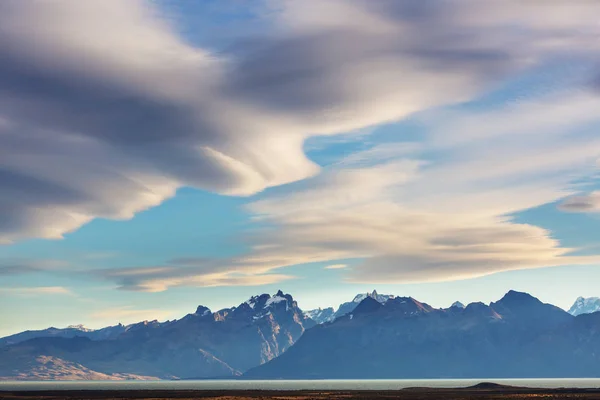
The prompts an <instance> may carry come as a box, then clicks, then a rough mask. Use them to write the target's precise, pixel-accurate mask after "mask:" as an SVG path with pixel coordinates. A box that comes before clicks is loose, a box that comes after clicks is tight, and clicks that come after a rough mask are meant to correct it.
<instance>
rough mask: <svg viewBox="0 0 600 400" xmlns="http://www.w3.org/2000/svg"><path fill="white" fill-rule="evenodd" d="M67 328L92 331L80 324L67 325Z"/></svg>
mask: <svg viewBox="0 0 600 400" xmlns="http://www.w3.org/2000/svg"><path fill="white" fill-rule="evenodd" d="M67 329H77V330H78V331H82V332H91V331H93V329H89V328H86V327H85V326H83V325H82V324H78V325H69V326H67Z"/></svg>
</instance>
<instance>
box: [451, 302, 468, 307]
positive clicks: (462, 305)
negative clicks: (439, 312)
mask: <svg viewBox="0 0 600 400" xmlns="http://www.w3.org/2000/svg"><path fill="white" fill-rule="evenodd" d="M450 307H457V308H465V305H464V304H463V303H461V302H460V301H455V302H454V303H452V305H451V306H450Z"/></svg>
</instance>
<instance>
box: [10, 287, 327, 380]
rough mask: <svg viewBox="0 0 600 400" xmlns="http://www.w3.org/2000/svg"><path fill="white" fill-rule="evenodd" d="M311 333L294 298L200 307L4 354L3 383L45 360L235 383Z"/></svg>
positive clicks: (22, 345)
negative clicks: (107, 333) (105, 334)
mask: <svg viewBox="0 0 600 400" xmlns="http://www.w3.org/2000/svg"><path fill="white" fill-rule="evenodd" d="M313 325H315V323H314V322H313V321H312V320H310V319H306V318H305V317H304V316H303V313H302V311H301V310H300V309H299V308H298V305H297V303H296V301H294V299H293V298H292V296H290V295H288V294H283V293H282V292H281V291H279V292H278V293H277V294H276V295H275V296H270V295H268V294H263V295H260V296H255V297H252V298H251V299H249V300H248V301H246V302H244V303H242V304H240V305H239V306H237V307H232V308H228V309H223V310H220V311H217V312H215V313H213V312H211V311H210V310H209V309H208V308H206V307H203V306H199V307H198V308H197V310H196V312H194V313H193V314H188V315H186V316H185V317H184V318H182V319H180V320H176V321H169V322H166V323H158V322H157V321H152V322H144V323H139V324H134V325H131V326H129V327H128V329H126V330H124V331H123V332H122V333H121V334H119V335H118V336H117V337H115V338H112V339H109V340H106V339H103V340H92V339H91V338H89V337H85V336H83V335H78V336H76V337H72V338H67V337H37V338H34V339H30V340H26V341H22V342H19V343H16V344H13V345H8V346H4V347H2V348H0V359H2V360H3V361H4V362H3V363H2V365H4V368H1V367H2V365H0V376H19V374H21V375H22V374H25V375H27V373H26V371H25V370H24V371H19V370H16V371H15V368H12V369H11V365H24V366H28V365H34V364H35V363H36V361H35V360H37V359H38V358H39V357H41V356H44V357H52V358H55V359H60V360H61V362H63V363H69V367H70V368H71V369H72V368H75V366H76V365H79V366H82V367H83V368H86V369H89V370H91V371H94V372H97V373H100V374H106V375H113V374H134V375H143V376H152V377H159V378H206V377H224V376H236V375H239V374H241V373H242V372H244V371H246V370H247V369H249V368H251V367H254V366H257V365H260V364H262V363H264V362H267V361H269V360H271V359H273V358H275V357H277V356H278V355H280V354H281V353H283V352H284V351H285V350H287V349H288V348H289V347H290V346H292V345H293V344H294V342H295V341H296V340H297V339H298V338H299V337H300V336H301V335H302V333H303V332H304V331H305V329H307V328H309V327H311V326H313ZM7 368H8V370H7Z"/></svg>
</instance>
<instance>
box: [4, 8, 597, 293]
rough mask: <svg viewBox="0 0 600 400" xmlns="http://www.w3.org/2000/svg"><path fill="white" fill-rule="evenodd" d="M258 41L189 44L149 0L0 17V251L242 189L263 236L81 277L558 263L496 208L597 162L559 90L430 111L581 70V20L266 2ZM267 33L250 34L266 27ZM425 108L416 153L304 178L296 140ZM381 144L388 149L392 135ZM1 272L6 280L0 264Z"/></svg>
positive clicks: (585, 119) (588, 15) (147, 287)
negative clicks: (220, 251) (232, 252)
mask: <svg viewBox="0 0 600 400" xmlns="http://www.w3.org/2000/svg"><path fill="white" fill-rule="evenodd" d="M275 9H276V12H273V13H272V14H271V15H272V16H273V17H272V18H273V20H272V21H271V22H272V26H273V28H271V30H269V31H267V32H261V33H262V34H261V35H260V36H256V37H250V38H248V39H246V40H240V41H239V42H237V43H235V44H234V45H232V46H230V47H228V48H227V49H220V51H211V50H209V49H207V48H199V47H195V46H193V45H191V44H189V43H188V42H186V41H184V40H182V39H181V38H179V37H178V36H177V35H176V34H175V33H174V30H173V28H172V27H171V26H169V23H167V22H166V21H164V20H162V19H160V18H159V17H158V16H157V9H155V8H153V7H152V6H151V3H147V2H142V1H128V2H126V3H123V2H122V1H117V0H88V1H85V2H82V1H77V2H76V1H73V2H34V1H28V0H7V1H4V2H1V3H0V57H1V58H2V60H3V62H2V65H0V86H1V87H2V88H3V90H2V92H1V93H0V160H2V161H1V166H0V185H1V186H2V188H3V189H2V197H1V198H0V215H2V218H0V243H12V242H14V241H16V240H22V239H26V238H30V237H41V238H47V239H57V238H61V237H62V236H63V235H64V234H65V233H67V232H71V231H73V230H76V229H77V228H78V227H80V226H81V225H82V224H85V223H87V222H89V221H91V220H92V219H94V218H98V217H102V218H112V219H127V218H131V217H132V216H133V215H135V213H137V212H139V211H141V210H144V209H147V208H149V207H153V206H156V205H158V204H160V203H161V202H162V201H164V200H165V199H166V198H168V197H171V196H173V195H174V194H175V193H176V190H177V189H178V188H180V187H184V186H191V187H196V188H201V189H205V190H210V191H214V192H217V193H221V194H226V195H238V196H249V195H254V194H256V193H259V192H261V191H262V190H264V189H265V188H268V187H272V186H278V185H283V184H290V185H287V186H285V187H284V188H282V190H281V191H278V192H276V193H272V192H267V193H265V194H264V195H261V196H258V198H257V199H252V201H251V204H249V206H248V207H247V210H248V211H249V212H250V213H252V214H253V217H254V218H255V219H256V220H260V221H262V222H264V223H265V224H264V225H263V226H265V228H264V229H262V230H260V231H256V232H252V235H251V236H249V237H248V243H249V244H250V245H251V247H252V251H251V252H250V253H248V254H246V255H242V256H239V257H235V258H231V259H227V260H198V261H197V262H192V263H189V262H188V263H183V264H185V265H183V264H182V263H177V262H174V263H169V264H168V265H166V266H155V267H143V268H139V269H137V268H135V269H126V270H125V269H123V270H101V271H94V272H93V274H95V276H100V277H101V278H102V279H108V280H110V281H112V282H115V283H116V284H117V286H119V287H120V288H122V289H128V290H144V291H160V290H165V289H167V288H169V287H173V286H182V285H198V286H215V285H247V284H252V285H254V284H265V283H273V282H278V281H281V280H283V279H289V278H290V277H289V276H287V275H283V274H274V273H272V271H274V270H276V269H278V268H282V267H285V266H289V265H295V264H301V263H309V262H316V261H320V262H336V260H342V259H348V258H363V259H364V260H365V261H364V262H363V264H359V265H357V266H353V268H352V270H351V271H350V272H349V275H348V279H351V280H356V281H367V280H372V281H379V280H385V281H389V282H405V281H418V280H431V279H456V278H463V277H469V276H480V275H482V274H487V273H492V272H497V271H500V270H508V269H517V268H532V267H541V266H547V265H564V264H568V263H585V262H591V259H590V258H582V257H571V256H569V253H570V251H571V250H572V249H567V248H562V247H561V246H560V243H558V242H557V241H556V240H554V239H552V238H551V235H550V233H549V232H547V231H546V230H543V229H541V228H538V227H535V226H531V225H527V224H516V223H514V222H513V221H512V220H511V218H510V215H511V214H513V213H516V212H519V211H521V210H523V209H527V208H530V207H535V206H537V205H540V204H545V203H548V202H553V201H558V200H560V199H562V198H564V197H565V196H569V195H572V194H575V193H578V192H580V191H581V190H579V189H580V188H576V187H574V185H573V184H572V182H573V181H574V179H575V178H576V177H580V176H585V175H586V174H587V173H589V171H590V168H591V167H590V166H591V165H592V164H593V163H592V162H591V161H592V159H594V158H595V157H597V156H598V154H599V151H598V150H599V146H598V145H599V143H598V139H596V136H594V134H593V130H592V125H593V124H595V123H597V117H596V115H597V112H596V110H597V109H598V105H599V104H598V99H597V97H595V94H590V93H589V89H590V88H595V86H594V85H595V82H596V83H597V81H596V79H597V76H598V74H597V71H595V70H594V69H590V71H587V72H586V73H584V74H583V73H582V74H581V78H580V79H579V81H580V82H577V83H578V84H579V85H580V89H581V90H580V91H578V92H569V91H564V92H560V93H559V94H558V95H554V96H551V97H550V98H542V99H541V100H540V99H536V100H534V101H529V102H521V103H518V104H512V105H509V106H507V107H505V108H503V109H500V110H484V111H483V112H473V111H470V112H464V111H463V112H461V111H448V112H441V111H440V108H441V107H442V106H445V105H449V104H457V103H464V102H466V101H469V100H473V99H475V98H477V97H478V96H480V95H481V94H483V93H486V91H489V90H491V89H493V88H496V87H497V86H498V85H500V84H501V83H502V82H505V81H506V80H507V79H510V78H513V77H514V76H516V75H517V74H519V73H522V72H528V71H531V70H532V69H533V68H539V67H540V66H544V65H551V64H553V63H559V64H560V63H566V62H567V63H573V64H575V63H576V64H585V65H590V64H594V63H597V61H598V57H597V54H598V50H599V47H600V42H598V40H597V36H598V34H599V33H600V31H599V26H598V24H597V20H596V16H597V15H598V14H599V13H598V11H600V5H599V4H596V3H594V2H582V3H577V4H573V3H572V2H570V1H560V0H558V1H553V2H552V3H548V4H544V5H539V4H538V3H523V2H520V1H511V0H509V1H489V2H480V1H475V0H473V1H464V2H452V1H450V2H437V1H422V2H419V3H418V4H417V3H414V4H413V3H408V2H398V1H391V0H389V1H387V0H383V1H380V2H372V1H367V0H354V1H351V0H345V1H341V0H339V1H338V0H331V1H329V2H327V3H324V2H321V1H310V0H307V1H302V2H298V1H283V2H281V3H279V5H278V6H277V7H275ZM270 26H271V25H270ZM426 110H429V111H428V112H426V113H425V115H424V116H421V117H422V119H420V120H419V122H420V123H422V124H423V125H424V126H425V128H426V131H427V132H428V133H427V134H426V135H425V137H423V138H422V143H419V145H418V146H417V147H411V146H412V145H407V144H406V143H398V144H397V145H396V146H395V147H394V148H392V149H387V150H386V149H385V148H383V147H379V148H376V147H374V148H372V149H370V150H368V151H367V152H363V153H362V154H353V155H351V156H350V157H348V158H347V159H346V160H345V161H344V162H342V163H340V164H338V165H332V166H331V167H330V168H326V169H320V168H319V167H318V166H317V165H316V164H314V163H313V162H312V161H311V160H309V159H308V158H307V156H306V154H305V153H304V150H303V144H304V142H305V141H306V139H307V138H309V137H311V136H318V135H335V134H343V133H347V132H352V131H356V130H360V129H364V128H369V127H373V126H375V125H378V124H381V123H386V122H393V121H398V120H400V119H402V118H405V117H407V116H409V115H414V114H415V113H418V112H421V113H423V112H424V111H426ZM397 139H398V140H397V141H398V142H402V135H401V134H399V135H398V138H397ZM7 271H9V272H10V271H12V270H7Z"/></svg>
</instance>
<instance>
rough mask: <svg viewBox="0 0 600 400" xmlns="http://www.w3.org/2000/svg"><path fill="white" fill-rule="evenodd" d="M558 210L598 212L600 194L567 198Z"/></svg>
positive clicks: (599, 208)
mask: <svg viewBox="0 0 600 400" xmlns="http://www.w3.org/2000/svg"><path fill="white" fill-rule="evenodd" d="M558 208H559V209H560V210H563V211H567V212H581V213H586V212H600V192H598V191H594V192H591V193H589V194H586V195H579V196H572V197H569V198H567V199H566V200H565V201H563V202H562V203H560V204H559V205H558Z"/></svg>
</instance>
